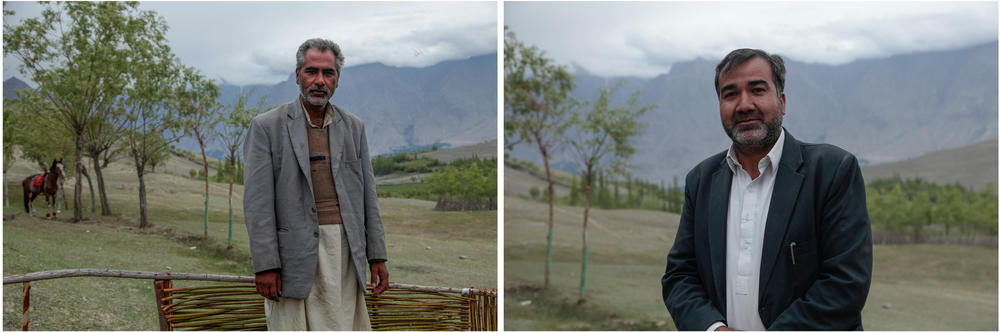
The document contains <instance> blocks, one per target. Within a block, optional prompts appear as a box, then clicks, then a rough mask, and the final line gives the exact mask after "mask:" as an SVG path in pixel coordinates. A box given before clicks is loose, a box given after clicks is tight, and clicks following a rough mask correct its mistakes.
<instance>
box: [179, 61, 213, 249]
mask: <svg viewBox="0 0 1000 332" xmlns="http://www.w3.org/2000/svg"><path fill="white" fill-rule="evenodd" d="M179 84H180V85H179V87H178V91H177V96H176V98H174V99H173V100H172V101H173V105H170V107H171V108H174V109H176V110H178V111H179V112H180V114H181V117H180V118H179V121H180V122H181V123H180V124H181V126H182V128H183V130H184V133H185V135H187V136H191V137H194V139H195V140H196V141H198V147H199V148H201V165H202V167H203V168H204V169H205V172H206V173H208V155H207V154H206V153H205V144H206V143H209V142H210V141H211V140H212V139H214V138H215V136H216V130H217V127H218V124H219V122H220V121H221V120H222V118H221V114H220V107H219V104H218V102H217V99H218V98H219V88H218V87H217V86H216V85H215V83H213V82H212V81H210V80H208V79H206V78H205V76H203V75H202V74H201V73H200V72H198V70H197V69H195V68H194V67H189V66H182V68H181V77H180V82H179ZM208 200H209V190H208V178H206V179H205V229H204V230H205V232H204V235H203V236H204V238H206V239H207V238H208Z"/></svg>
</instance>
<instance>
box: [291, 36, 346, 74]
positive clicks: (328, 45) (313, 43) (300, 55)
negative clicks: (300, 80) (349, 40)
mask: <svg viewBox="0 0 1000 332" xmlns="http://www.w3.org/2000/svg"><path fill="white" fill-rule="evenodd" d="M310 48H314V49H317V50H319V51H320V52H326V51H333V56H334V57H336V58H337V62H336V64H335V66H336V69H337V73H338V74H339V73H340V69H341V68H343V67H344V53H341V52H340V45H337V43H334V42H332V41H330V40H328V39H323V38H313V39H310V40H307V41H305V42H304V43H302V45H301V46H299V51H298V52H296V53H295V71H296V72H297V71H299V70H300V69H302V66H304V65H305V64H306V51H308V50H309V49H310Z"/></svg>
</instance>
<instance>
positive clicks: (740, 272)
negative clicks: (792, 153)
mask: <svg viewBox="0 0 1000 332" xmlns="http://www.w3.org/2000/svg"><path fill="white" fill-rule="evenodd" d="M784 146H785V135H784V129H782V130H781V132H779V134H778V141H777V142H775V143H774V146H773V147H771V151H770V152H768V154H767V155H766V156H764V158H762V159H761V160H760V162H758V163H757V170H758V171H759V172H760V175H759V176H757V178H756V179H751V178H750V174H749V173H747V171H746V170H744V169H743V166H741V165H740V162H739V159H737V158H736V152H735V151H733V148H732V147H730V148H729V153H728V154H727V155H726V163H728V164H729V167H730V169H731V170H732V171H733V181H732V185H731V187H730V189H729V213H728V217H727V219H726V323H727V325H728V327H730V328H733V329H738V330H750V331H763V330H764V323H762V322H761V320H760V314H759V313H758V312H757V303H758V298H759V296H758V295H759V294H758V291H759V289H758V288H759V285H760V255H761V250H762V249H763V247H764V244H763V242H764V225H765V224H766V223H767V213H768V210H769V209H770V207H771V193H772V192H773V191H774V180H775V178H776V177H777V176H776V175H777V172H778V164H779V163H780V162H781V151H782V150H783V149H784ZM719 326H722V324H719V323H716V324H713V325H712V327H710V329H711V330H714V329H715V328H718V327H719Z"/></svg>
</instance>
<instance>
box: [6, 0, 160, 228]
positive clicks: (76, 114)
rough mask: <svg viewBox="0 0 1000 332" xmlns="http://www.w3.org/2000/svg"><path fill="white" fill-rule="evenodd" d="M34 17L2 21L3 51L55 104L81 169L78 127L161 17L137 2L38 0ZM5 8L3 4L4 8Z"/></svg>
mask: <svg viewBox="0 0 1000 332" xmlns="http://www.w3.org/2000/svg"><path fill="white" fill-rule="evenodd" d="M43 6H44V7H45V9H44V10H43V11H42V15H41V17H38V18H29V19H26V20H24V21H23V22H22V23H21V24H20V25H17V26H11V25H9V24H7V23H6V21H5V23H4V33H3V37H4V55H8V54H12V55H14V56H16V57H17V58H18V59H19V60H21V62H22V65H21V66H20V68H19V69H20V72H21V73H23V74H25V75H27V76H28V78H29V79H30V80H31V81H34V82H35V83H37V84H38V88H37V89H36V92H37V94H38V95H39V96H41V98H43V99H44V100H45V101H46V102H47V104H49V105H51V106H52V107H53V109H54V110H55V111H56V114H57V115H56V117H55V119H56V121H58V122H59V123H60V124H62V125H63V127H65V128H66V129H67V130H68V131H69V132H70V133H71V137H73V138H74V142H75V145H74V149H73V150H74V154H73V158H72V159H73V163H74V169H75V171H74V172H73V173H74V174H79V173H81V170H80V168H81V167H82V165H83V164H82V163H80V160H82V157H83V151H84V145H85V144H86V142H87V140H86V138H85V136H84V135H85V131H86V129H87V127H88V126H89V125H90V124H91V123H93V122H95V121H101V119H106V118H107V114H108V113H109V112H113V111H114V109H115V107H114V104H115V103H116V102H117V100H118V99H119V98H120V97H121V96H122V95H123V90H124V89H125V87H126V86H127V85H129V79H130V78H132V77H133V75H130V74H128V73H127V72H123V69H124V68H126V67H127V65H128V64H129V63H130V62H131V61H132V60H133V59H135V58H136V57H137V56H139V55H140V54H142V53H146V52H149V51H151V50H149V49H147V48H148V47H153V46H164V47H165V46H166V45H165V43H164V44H156V43H154V42H152V41H153V40H156V39H161V40H162V39H163V33H164V31H165V27H166V26H165V24H163V23H162V19H160V18H158V17H157V16H156V15H155V14H154V13H153V12H149V11H140V10H139V9H138V6H139V4H138V2H111V1H106V2H60V3H44V4H43ZM7 13H8V12H6V11H5V14H7ZM82 187H83V186H82V185H81V178H80V177H76V185H75V186H74V192H73V202H74V207H73V220H74V221H79V220H81V219H82V217H83V210H82V206H81V204H80V201H81V189H82Z"/></svg>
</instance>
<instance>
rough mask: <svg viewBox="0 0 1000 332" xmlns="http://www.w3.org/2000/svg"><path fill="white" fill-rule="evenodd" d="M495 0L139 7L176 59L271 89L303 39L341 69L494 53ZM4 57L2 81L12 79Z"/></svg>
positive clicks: (12, 62)
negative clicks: (340, 54)
mask: <svg viewBox="0 0 1000 332" xmlns="http://www.w3.org/2000/svg"><path fill="white" fill-rule="evenodd" d="M497 6H498V5H497V3H494V2H402V3H397V2H142V3H141V5H140V8H142V9H144V10H155V11H156V12H158V13H159V14H160V15H161V16H163V17H164V18H165V19H166V20H167V24H168V25H169V27H170V30H169V31H168V33H167V38H168V39H169V41H170V46H171V49H172V50H173V51H174V53H175V54H177V55H178V56H179V57H180V58H181V61H182V62H184V63H185V64H187V65H191V66H194V67H196V68H198V69H200V70H201V71H202V73H204V74H206V75H207V76H208V77H211V78H213V79H221V80H225V81H226V82H228V83H231V84H239V85H246V84H273V83H277V82H280V81H284V80H285V79H287V78H288V76H289V75H291V74H292V73H293V72H294V70H295V51H296V48H298V46H299V44H301V43H302V42H303V41H305V40H306V39H309V38H313V37H323V38H327V39H331V40H333V41H335V42H337V43H338V44H340V46H341V48H342V49H343V51H344V55H345V56H346V61H345V62H346V63H345V66H346V67H350V66H355V65H360V64H366V63H373V62H381V63H384V64H386V65H390V66H402V67H425V66H429V65H434V64H437V63H439V62H441V61H445V60H455V59H464V58H467V57H470V56H474V55H482V54H489V53H493V52H497V40H496V38H497V37H496V36H497ZM6 9H12V10H14V11H16V12H17V15H15V16H14V17H5V18H4V21H5V22H6V21H8V20H9V21H10V22H11V23H16V22H19V21H20V20H22V19H23V18H26V17H38V16H39V13H40V12H41V7H40V6H39V5H38V4H37V3H34V2H30V3H29V2H11V3H7V6H6ZM17 64H19V62H17V61H16V58H14V57H12V56H7V57H4V79H6V78H9V77H10V76H12V75H17V76H18V77H21V78H23V75H21V74H19V73H16V71H17Z"/></svg>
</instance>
